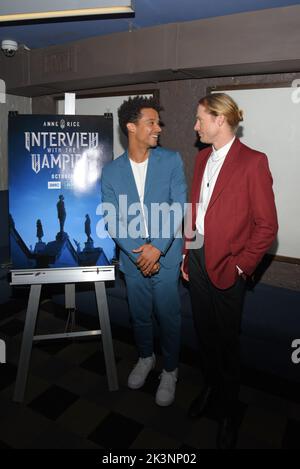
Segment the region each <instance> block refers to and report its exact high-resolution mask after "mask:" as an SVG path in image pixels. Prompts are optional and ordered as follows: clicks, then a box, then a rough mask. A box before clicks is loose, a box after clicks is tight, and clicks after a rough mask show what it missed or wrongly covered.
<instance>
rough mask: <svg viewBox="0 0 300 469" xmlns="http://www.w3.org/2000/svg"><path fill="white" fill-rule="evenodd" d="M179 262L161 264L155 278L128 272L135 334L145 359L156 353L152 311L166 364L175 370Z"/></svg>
mask: <svg viewBox="0 0 300 469" xmlns="http://www.w3.org/2000/svg"><path fill="white" fill-rule="evenodd" d="M178 279H179V265H178V266H175V267H174V268H173V269H165V268H164V267H163V266H161V268H160V271H159V273H158V274H155V275H153V276H152V277H144V276H143V275H142V274H139V275H138V276H134V277H131V276H128V275H125V280H126V286H127V296H128V302H129V309H130V313H131V318H132V323H133V329H134V336H135V341H136V345H137V348H138V351H139V356H140V357H142V358H145V357H149V356H151V355H152V353H153V314H154V315H155V317H156V319H157V322H158V325H159V333H160V342H161V350H162V355H163V367H164V369H165V370H166V371H173V370H174V369H175V368H177V366H178V361H179V349H180V335H181V307H180V298H179V292H178Z"/></svg>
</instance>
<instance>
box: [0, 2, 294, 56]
mask: <svg viewBox="0 0 300 469" xmlns="http://www.w3.org/2000/svg"><path fill="white" fill-rule="evenodd" d="M62 1H63V0H62ZM38 3H39V2H37V4H38ZM82 3H83V4H84V1H83V2H82ZM134 3H135V14H134V15H133V16H132V17H127V18H114V19H97V20H84V21H68V22H60V23H59V22H55V23H44V24H31V25H18V26H0V41H2V40H3V39H12V40H14V41H16V42H18V43H19V44H25V45H26V46H27V47H29V48H30V49H35V48H40V47H47V46H51V45H57V44H64V43H67V42H72V41H77V40H80V39H85V38H88V37H92V36H100V35H106V34H112V33H116V32H124V31H128V30H132V29H141V28H146V27H150V26H157V25H161V24H166V23H174V22H182V21H192V20H197V19H203V18H211V17H216V16H224V15H231V14H234V13H242V12H247V11H255V10H262V9H268V8H276V7H284V6H289V5H295V4H299V3H300V1H299V0H210V1H208V0H135V2H134Z"/></svg>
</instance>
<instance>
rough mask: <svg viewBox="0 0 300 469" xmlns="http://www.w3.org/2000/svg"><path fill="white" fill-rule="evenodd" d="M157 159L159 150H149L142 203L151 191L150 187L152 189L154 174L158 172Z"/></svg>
mask: <svg viewBox="0 0 300 469" xmlns="http://www.w3.org/2000/svg"><path fill="white" fill-rule="evenodd" d="M159 161H160V154H159V151H153V150H150V153H149V158H148V167H147V174H146V181H145V192H144V203H145V204H146V202H147V201H148V197H149V195H150V193H151V188H152V189H153V184H154V183H155V175H156V174H159V169H160V168H159Z"/></svg>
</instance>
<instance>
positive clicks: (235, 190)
mask: <svg viewBox="0 0 300 469" xmlns="http://www.w3.org/2000/svg"><path fill="white" fill-rule="evenodd" d="M210 154H211V148H205V149H204V150H202V151H200V152H199V153H198V155H197V160H196V164H195V170H194V178H193V184H192V193H191V202H192V213H191V218H192V225H191V226H192V228H193V229H195V226H196V215H197V209H196V204H197V203H198V202H199V194H200V188H201V182H202V178H203V174H204V169H205V166H206V163H207V160H208V158H209V156H210ZM272 183H273V180H272V175H271V173H270V170H269V166H268V160H267V157H266V155H265V154H263V153H261V152H258V151H255V150H252V149H251V148H249V147H247V146H246V145H244V144H243V143H241V142H240V141H239V139H237V138H236V139H235V140H234V142H233V144H232V146H231V148H230V150H229V152H228V154H227V156H226V158H225V161H224V163H223V166H222V168H221V171H220V173H219V176H218V179H217V182H216V185H215V187H214V191H213V193H212V196H211V199H210V202H209V205H208V208H207V211H206V214H205V219H204V253H205V264H206V269H207V273H208V275H209V278H210V280H211V281H212V283H213V284H214V285H215V286H216V287H217V288H220V289H226V288H229V287H231V286H232V285H233V284H234V283H235V281H236V279H237V277H238V273H237V268H236V265H238V266H239V267H240V268H241V269H242V270H243V272H244V273H245V274H246V275H251V274H252V273H253V271H254V270H255V268H256V266H257V265H258V263H259V262H260V260H261V259H262V257H263V255H264V254H265V253H266V251H267V250H268V249H269V247H270V246H271V244H272V243H273V241H274V239H275V237H276V233H277V230H278V223H277V214H276V207H275V202H274V193H273V190H272ZM185 254H186V257H185V260H184V270H185V272H186V273H188V241H187V240H186V241H185Z"/></svg>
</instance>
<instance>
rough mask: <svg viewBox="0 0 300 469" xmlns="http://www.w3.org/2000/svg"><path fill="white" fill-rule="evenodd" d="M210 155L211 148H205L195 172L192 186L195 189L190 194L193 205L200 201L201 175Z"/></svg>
mask: <svg viewBox="0 0 300 469" xmlns="http://www.w3.org/2000/svg"><path fill="white" fill-rule="evenodd" d="M210 154H211V147H209V148H207V152H206V154H205V155H204V156H203V158H202V159H201V162H200V164H199V166H198V168H197V170H196V171H197V174H196V175H195V184H193V186H194V187H195V191H194V193H193V194H192V202H193V203H195V204H197V203H198V202H199V199H200V191H201V185H202V179H203V174H204V170H205V167H206V163H207V160H208V158H209V155H210Z"/></svg>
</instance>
